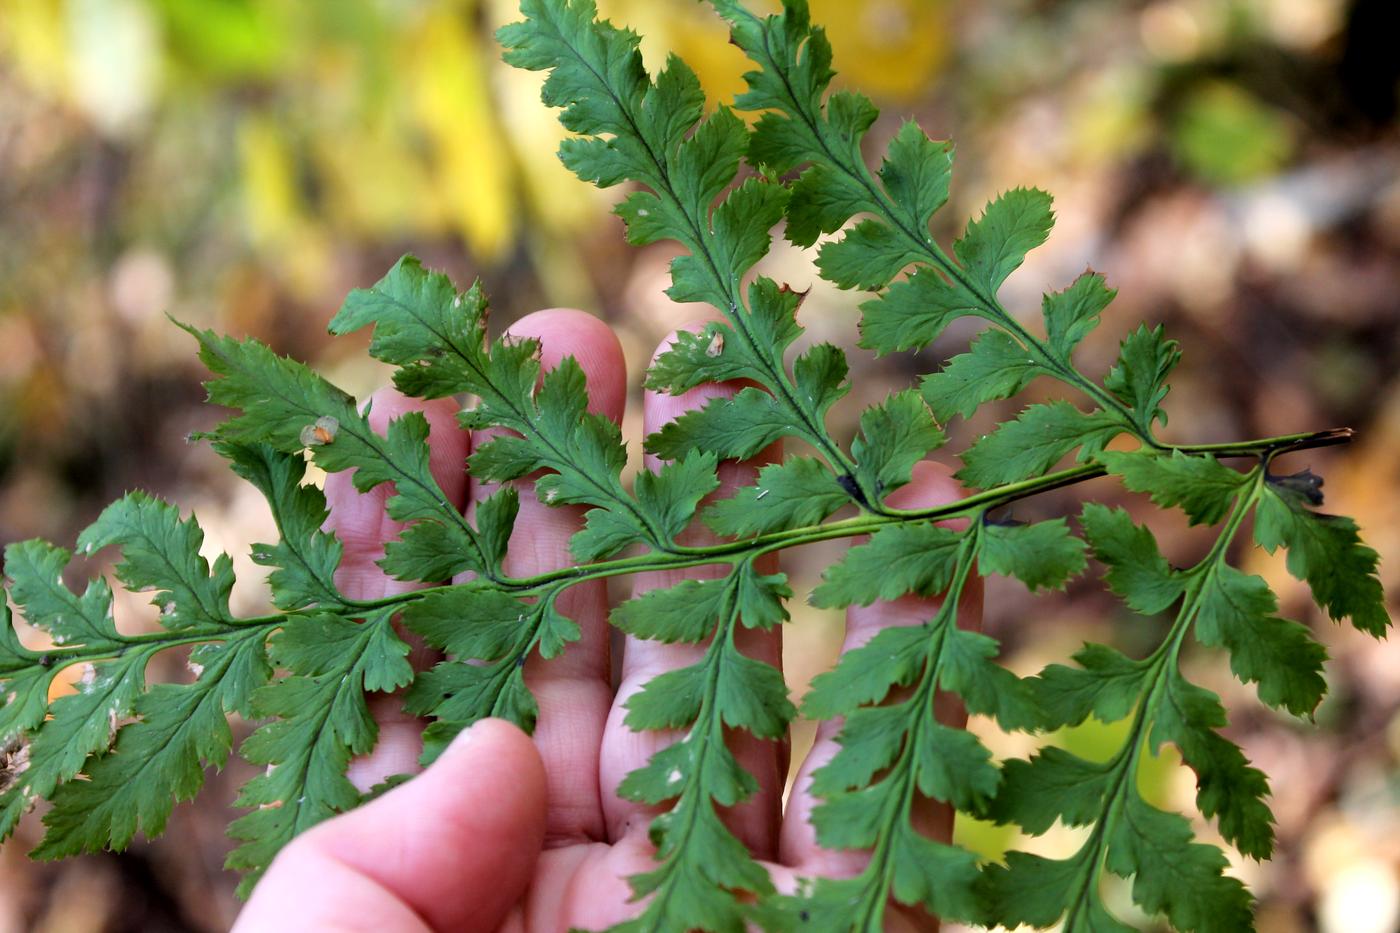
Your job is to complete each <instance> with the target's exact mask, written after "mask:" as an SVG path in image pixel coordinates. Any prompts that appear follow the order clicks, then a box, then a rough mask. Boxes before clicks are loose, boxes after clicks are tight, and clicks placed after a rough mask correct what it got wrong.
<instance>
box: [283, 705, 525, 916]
mask: <svg viewBox="0 0 1400 933" xmlns="http://www.w3.org/2000/svg"><path fill="white" fill-rule="evenodd" d="M545 802H546V801H545V774H544V766H543V764H542V763H541V761H540V756H539V753H538V752H537V751H536V750H535V745H534V743H533V742H532V741H531V740H530V738H529V737H528V736H526V735H525V733H523V732H521V731H520V730H519V729H518V728H516V727H515V726H513V725H511V724H510V723H507V722H504V721H502V720H499V719H485V720H481V721H479V722H477V723H476V724H475V725H473V726H472V727H470V728H468V729H466V730H464V731H463V732H462V733H461V734H460V735H458V736H457V738H456V739H455V740H454V741H453V742H452V744H451V745H450V746H449V747H448V749H447V750H446V751H445V752H443V754H442V755H441V756H440V757H439V758H438V760H437V761H436V762H434V763H433V765H432V766H431V767H430V768H428V770H427V771H425V772H423V773H422V774H421V775H419V776H418V777H416V778H414V779H413V780H412V781H409V782H408V783H406V784H404V785H403V786H401V787H397V788H395V789H394V790H392V791H390V792H389V793H387V794H385V795H384V796H383V797H380V798H379V799H377V800H374V801H372V802H370V803H368V804H366V805H365V806H363V807H361V808H359V809H357V810H354V811H352V812H350V813H347V814H344V815H342V816H340V817H337V818H336V819H333V820H330V821H328V822H326V823H323V824H321V825H320V826H317V827H316V828H315V829H313V830H311V831H310V832H308V833H307V834H306V835H305V836H303V837H302V838H301V839H299V840H297V841H296V842H294V843H293V847H296V848H298V849H299V850H300V851H299V852H297V853H295V855H296V856H297V857H296V858H292V859H288V860H287V861H290V862H292V863H294V864H297V865H302V866H305V865H311V866H315V865H317V864H322V865H340V866H345V867H347V868H349V869H351V870H352V871H353V872H355V873H357V874H359V875H361V876H363V877H364V878H367V879H370V880H372V881H373V882H374V883H375V884H376V885H377V886H378V887H379V888H380V889H382V892H383V894H384V896H385V897H386V898H392V899H393V900H395V901H397V902H400V903H402V904H405V905H407V906H408V907H409V908H411V909H412V910H413V911H414V912H415V913H417V914H418V915H419V916H421V917H423V918H424V919H425V920H427V921H428V923H429V925H430V926H431V927H432V928H433V929H463V928H470V929H494V928H495V926H496V924H498V923H499V920H500V918H503V917H504V916H505V915H506V914H507V913H508V912H509V910H510V909H511V907H512V906H513V905H514V904H515V903H516V901H518V900H519V899H520V897H521V896H523V894H524V892H525V890H526V888H527V886H528V884H529V881H530V876H531V873H532V871H533V869H534V865H535V861H536V859H537V858H538V856H539V852H540V850H541V847H542V845H543V842H544V830H545ZM291 848H292V847H289V851H290V850H291ZM303 873H305V869H303ZM492 918H495V919H494V921H493V919H492Z"/></svg>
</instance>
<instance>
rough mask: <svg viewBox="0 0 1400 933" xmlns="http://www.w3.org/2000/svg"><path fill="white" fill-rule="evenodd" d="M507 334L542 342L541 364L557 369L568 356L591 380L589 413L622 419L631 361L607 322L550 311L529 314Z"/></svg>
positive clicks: (568, 310) (580, 314) (574, 311)
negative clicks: (575, 361) (626, 356)
mask: <svg viewBox="0 0 1400 933" xmlns="http://www.w3.org/2000/svg"><path fill="white" fill-rule="evenodd" d="M507 333H509V334H511V335H512V336H515V337H531V338H534V339H535V340H538V341H539V342H540V364H541V365H542V366H543V367H544V368H545V369H546V370H549V369H553V368H554V367H556V366H558V365H559V363H560V362H561V361H562V360H563V359H564V358H565V357H568V356H572V357H573V358H574V359H575V360H577V361H578V364H579V367H580V368H581V369H582V370H583V373H584V376H586V377H587V379H588V410H589V411H591V412H593V413H595V414H602V415H606V416H607V417H609V418H611V419H613V420H614V421H618V420H621V418H622V410H623V406H624V405H625V403H626V400H627V360H626V358H625V357H624V356H623V353H622V343H621V341H619V340H618V339H617V334H616V333H614V332H613V329H612V327H611V326H609V324H608V323H607V322H606V321H602V320H600V319H598V318H596V317H594V316H593V315H591V314H589V313H587V312H586V311H580V310H578V309H576V308H546V309H545V310H543V311H536V312H534V313H532V314H527V315H525V316H524V317H522V318H521V319H520V320H518V321H516V322H515V323H514V324H512V325H511V326H510V327H509V329H508V330H507Z"/></svg>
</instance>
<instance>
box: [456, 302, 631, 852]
mask: <svg viewBox="0 0 1400 933" xmlns="http://www.w3.org/2000/svg"><path fill="white" fill-rule="evenodd" d="M509 333H510V334H512V335H514V336H516V337H532V338H534V339H537V340H539V341H540V357H541V363H542V365H543V368H544V369H545V370H549V369H553V368H554V367H555V366H557V365H559V363H560V362H561V361H562V360H563V359H564V358H565V357H568V356H572V357H573V358H574V359H575V360H577V361H578V364H579V366H580V367H581V368H582V370H583V373H584V376H585V377H586V379H587V385H588V410H589V411H590V412H594V413H596V414H602V415H604V416H606V417H608V418H611V419H612V420H613V421H621V420H622V410H623V405H624V403H625V400H626V395H627V364H626V361H625V360H624V358H623V355H622V346H621V344H619V343H618V340H617V335H616V334H614V333H613V331H612V328H611V327H609V326H608V325H607V324H605V323H604V322H603V321H600V320H598V319H597V318H595V317H593V316H592V315H589V314H585V313H584V312H582V311H574V310H570V309H565V308H555V309H551V310H547V311H538V312H536V313H534V314H531V315H527V316H526V317H524V318H521V319H520V320H519V321H518V322H516V323H515V324H514V325H512V326H511V328H510V330H509ZM489 437H490V435H489V433H488V432H481V434H480V435H479V436H478V437H476V438H475V440H474V444H475V445H477V446H479V445H481V444H484V443H486V441H487V440H489ZM521 485H522V486H529V485H530V484H529V482H528V481H523V480H522V481H521ZM495 489H496V487H495V486H491V485H486V484H475V483H474V484H473V488H472V493H471V497H472V499H473V500H475V501H481V500H482V499H484V498H486V497H487V496H489V495H491V493H493V492H494V491H495ZM584 511H585V510H584V509H583V508H580V507H578V506H563V507H558V508H555V507H550V506H546V505H545V504H544V503H542V502H540V501H539V499H538V498H537V497H536V496H535V495H534V494H533V493H532V492H531V491H529V490H528V489H522V494H521V496H520V513H519V515H518V516H517V518H516V521H515V529H514V532H513V533H512V535H511V539H510V547H509V550H508V554H507V557H506V561H505V569H506V572H507V573H508V574H510V575H511V576H513V577H532V576H536V575H538V574H541V573H546V572H548V571H551V570H557V569H559V568H561V567H568V566H572V565H573V563H574V560H573V558H572V556H571V555H570V553H569V539H570V538H571V537H572V536H573V535H574V533H575V532H577V531H578V530H579V528H581V527H582V525H583V514H584ZM555 605H556V607H557V608H558V610H559V611H560V612H561V613H563V614H564V615H565V616H567V617H569V618H571V619H573V620H574V621H575V622H577V623H578V625H579V630H580V638H579V640H578V642H576V643H575V644H571V645H569V647H568V649H567V650H566V651H565V652H564V653H563V654H562V655H561V656H559V657H556V658H552V659H550V660H548V661H546V660H544V659H542V658H539V657H537V656H536V657H531V658H530V659H529V660H527V661H526V663H525V683H526V685H527V686H528V687H529V688H530V690H531V692H533V693H534V695H535V699H536V701H537V702H538V703H539V709H540V712H539V719H538V722H537V724H536V727H535V744H536V746H537V747H538V748H539V750H540V755H541V756H542V757H543V759H544V763H545V772H546V774H547V775H548V781H549V815H548V821H547V826H546V839H547V842H546V845H547V846H553V845H557V844H563V843H568V842H580V841H587V840H601V839H602V838H603V837H604V833H603V816H602V806H601V803H600V801H599V795H598V753H599V746H600V744H601V740H602V734H603V724H604V722H605V721H606V720H607V713H608V704H609V703H610V702H611V700H612V680H611V677H612V670H611V663H610V642H609V636H608V624H607V616H608V596H607V585H606V583H605V582H604V581H602V580H595V581H592V582H589V583H581V584H578V585H577V586H572V587H570V588H569V589H567V590H565V591H564V592H563V593H562V594H560V596H559V599H558V601H557V602H556V603H555Z"/></svg>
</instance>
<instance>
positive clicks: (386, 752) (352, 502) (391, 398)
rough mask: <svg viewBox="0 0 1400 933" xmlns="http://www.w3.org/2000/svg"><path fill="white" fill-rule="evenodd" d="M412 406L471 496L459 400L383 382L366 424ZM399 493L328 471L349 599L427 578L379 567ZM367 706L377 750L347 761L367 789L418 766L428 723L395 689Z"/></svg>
mask: <svg viewBox="0 0 1400 933" xmlns="http://www.w3.org/2000/svg"><path fill="white" fill-rule="evenodd" d="M411 411H421V412H422V413H423V415H424V416H425V417H426V418H427V419H428V428H429V434H428V450H429V453H428V466H429V469H430V470H431V472H432V475H433V478H434V479H435V480H437V483H438V485H439V486H440V487H441V488H442V491H443V493H444V494H445V495H446V496H447V497H448V499H449V500H450V501H451V502H452V503H453V504H454V505H456V506H457V507H459V508H460V507H461V506H462V504H463V503H464V502H465V500H466V495H467V478H466V459H467V454H468V452H469V450H468V445H469V443H470V438H469V437H468V436H467V434H466V432H464V431H462V430H460V429H459V428H458V427H457V422H456V413H457V405H456V403H454V402H452V401H451V400H450V399H437V400H434V401H428V402H425V401H422V400H421V399H414V398H409V397H407V396H404V395H401V394H400V393H398V392H397V391H395V390H393V389H383V390H380V391H379V392H376V393H375V394H374V395H373V396H372V397H371V398H370V406H369V423H370V426H371V427H372V428H374V430H376V431H378V432H380V433H383V432H384V431H386V430H387V429H388V427H389V422H390V421H393V420H395V419H397V418H399V417H402V416H403V415H405V414H407V413H408V412H411ZM393 494H394V489H393V487H392V486H391V485H389V484H387V483H381V484H380V485H378V486H376V487H374V488H373V489H371V490H369V491H368V492H360V491H358V490H357V489H355V486H354V484H353V481H352V473H350V472H345V473H332V474H331V475H330V476H327V477H326V504H327V506H328V507H329V509H330V515H329V517H328V518H327V520H326V529H327V530H328V531H333V532H335V535H336V537H337V538H338V539H339V540H340V543H341V547H342V548H343V553H342V555H341V560H340V566H339V567H338V568H336V572H335V582H336V586H337V587H338V588H339V589H340V592H341V593H343V594H344V595H345V596H347V597H349V598H350V599H378V598H380V597H383V596H389V595H392V594H396V593H405V592H408V591H409V590H413V589H418V588H420V587H421V586H422V585H423V584H421V583H412V582H405V581H402V580H395V579H393V578H391V577H390V576H389V575H388V574H386V573H385V572H384V571H383V570H381V569H380V568H379V564H378V561H379V559H380V558H382V557H383V556H384V545H385V544H386V543H388V542H389V541H392V540H394V539H395V538H397V537H398V535H399V533H400V532H401V531H402V530H403V524H402V523H400V522H396V521H394V520H393V519H391V518H389V516H388V513H387V512H386V511H385V507H384V504H385V502H387V501H388V499H389V497H390V496H392V495H393ZM408 640H409V642H410V644H411V645H413V646H414V652H413V654H412V655H410V660H411V661H412V662H414V667H415V668H423V667H426V666H428V665H429V663H430V662H431V659H432V656H433V655H432V652H430V651H429V650H428V649H427V648H426V647H424V646H423V645H422V644H421V643H418V642H416V640H415V639H412V638H409V639H408ZM370 711H371V712H372V713H373V715H374V718H375V720H376V721H377V722H378V723H379V740H378V742H376V744H375V747H374V751H372V752H371V753H370V754H369V755H367V756H364V757H361V758H357V759H355V760H354V761H353V762H351V764H350V769H349V772H348V775H349V777H350V780H351V781H352V782H353V783H354V784H355V786H357V787H359V788H360V789H361V790H367V789H368V788H370V787H372V786H373V785H375V784H377V783H379V782H380V781H382V780H383V779H384V778H386V777H388V776H389V775H391V774H411V773H413V772H415V771H417V770H418V755H419V753H420V752H421V751H422V732H423V723H422V721H421V720H419V719H418V718H417V717H413V716H409V715H407V714H406V713H404V712H403V707H402V703H401V702H400V700H399V698H398V697H397V696H394V695H390V694H375V695H373V696H371V697H370Z"/></svg>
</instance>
